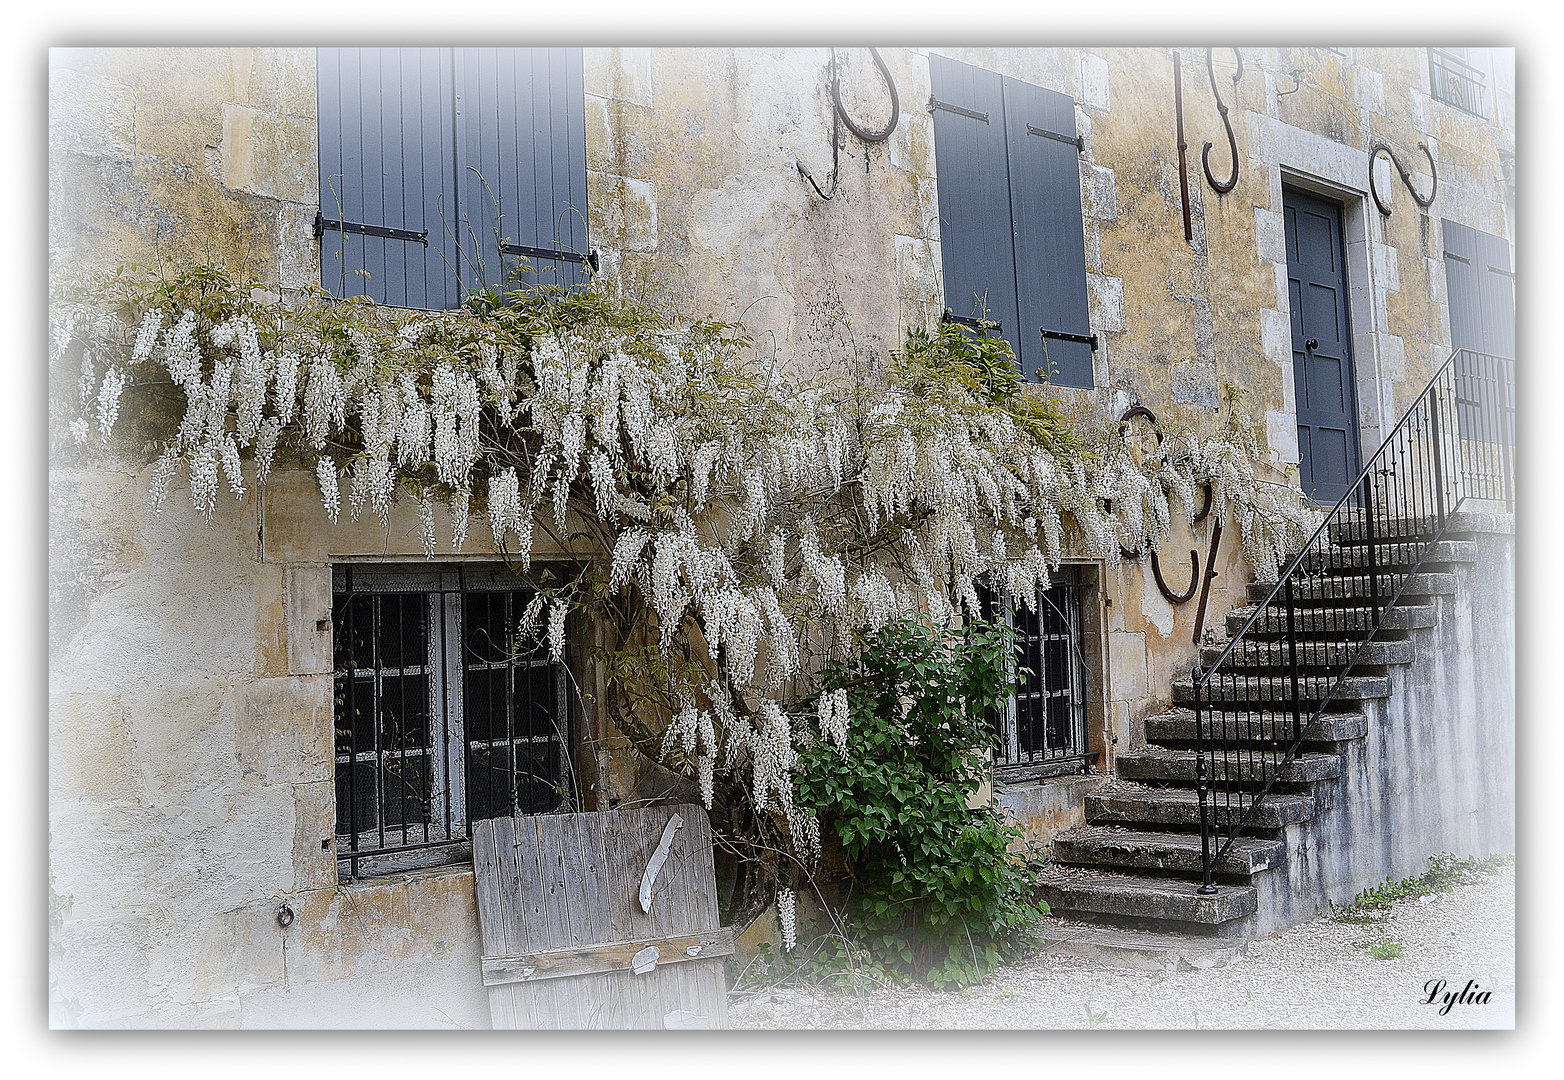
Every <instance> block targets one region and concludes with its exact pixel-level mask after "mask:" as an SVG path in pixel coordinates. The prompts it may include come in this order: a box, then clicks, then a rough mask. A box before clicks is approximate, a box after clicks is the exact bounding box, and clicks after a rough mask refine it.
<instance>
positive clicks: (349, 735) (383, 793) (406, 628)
mask: <svg viewBox="0 0 1564 1080" xmlns="http://www.w3.org/2000/svg"><path fill="white" fill-rule="evenodd" d="M533 595H534V589H533V587H532V586H531V585H529V584H528V583H527V582H526V581H525V580H524V579H522V578H520V577H518V576H515V575H508V574H504V573H500V572H497V571H491V570H484V569H475V568H467V567H455V568H433V569H430V568H422V567H420V568H418V569H416V570H398V569H394V568H383V567H353V566H343V567H338V568H337V569H336V571H335V573H334V575H333V603H332V622H333V629H334V632H335V637H334V653H335V662H334V665H333V667H334V674H333V683H334V686H333V699H334V703H333V713H334V721H335V723H334V726H335V760H336V789H337V822H336V842H337V860H338V867H339V869H340V871H341V873H342V876H344V877H346V878H361V877H369V876H373V875H376V874H385V873H393V872H396V871H399V870H407V869H412V868H415V867H420V866H431V865H439V864H442V863H448V862H457V861H461V860H462V859H465V858H468V857H470V855H471V845H470V842H469V837H470V832H469V829H470V824H471V822H473V821H476V820H479V819H482V818H490V817H502V816H507V815H510V814H518V813H520V814H538V813H549V812H552V811H555V810H560V809H563V808H565V807H566V806H568V805H569V804H570V803H571V802H572V800H571V798H570V792H571V787H572V785H571V784H570V779H571V770H570V760H569V757H568V747H569V745H570V735H569V710H568V708H567V698H566V678H567V674H566V671H565V664H564V663H563V662H555V661H552V660H551V659H550V658H549V655H548V650H547V646H546V644H544V643H542V642H538V641H533V640H521V639H519V638H518V634H517V630H518V624H519V622H520V619H521V615H522V612H523V611H524V610H525V609H526V606H527V604H528V603H529V602H530V601H531V599H532V597H533Z"/></svg>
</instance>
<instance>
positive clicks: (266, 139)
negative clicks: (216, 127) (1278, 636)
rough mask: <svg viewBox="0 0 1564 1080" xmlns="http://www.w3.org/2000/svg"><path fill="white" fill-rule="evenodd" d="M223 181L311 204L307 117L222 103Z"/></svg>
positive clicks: (311, 146) (313, 181)
mask: <svg viewBox="0 0 1564 1080" xmlns="http://www.w3.org/2000/svg"><path fill="white" fill-rule="evenodd" d="M220 145H221V149H222V153H223V184H224V185H226V186H227V187H230V188H233V189H235V190H238V191H242V192H244V193H246V194H248V195H261V196H268V197H271V198H275V199H282V200H284V201H286V202H295V203H314V202H315V201H316V199H317V198H318V196H319V186H318V185H319V169H318V167H317V158H318V155H319V149H318V146H317V142H316V123H315V120H314V118H313V117H310V116H282V115H279V114H277V113H274V112H268V111H262V110H260V109H253V108H248V107H246V106H243V105H232V104H228V103H224V105H223V136H222V143H221V144H220Z"/></svg>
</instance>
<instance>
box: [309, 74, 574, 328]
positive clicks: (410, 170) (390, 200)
mask: <svg viewBox="0 0 1564 1080" xmlns="http://www.w3.org/2000/svg"><path fill="white" fill-rule="evenodd" d="M317 70H318V88H319V110H320V202H321V212H320V216H319V217H318V218H317V219H316V233H317V234H318V235H319V236H320V237H321V281H322V284H323V285H324V286H325V288H326V290H327V291H328V292H330V293H332V294H333V295H336V296H343V297H346V296H368V297H370V298H372V299H374V300H375V301H376V302H377V303H381V304H390V305H394V306H397V307H412V308H430V309H443V308H453V307H456V306H457V305H458V304H460V303H461V299H462V297H463V296H465V295H467V294H468V293H470V292H472V291H473V290H475V289H485V288H506V287H509V285H510V281H511V277H510V275H511V273H512V271H514V270H515V268H516V267H517V265H518V264H519V263H522V262H525V263H526V264H527V265H528V266H529V267H530V268H531V269H530V270H529V271H528V272H527V273H526V274H525V275H524V276H523V280H524V281H528V282H535V283H539V284H545V285H575V284H579V283H581V282H582V281H584V280H585V277H586V269H585V264H586V262H587V258H588V256H587V235H586V208H587V200H586V135H585V128H586V120H585V97H584V95H583V91H582V78H581V50H580V49H496V48H469V49H445V48H433V49H321V50H319V53H318V69H317Z"/></svg>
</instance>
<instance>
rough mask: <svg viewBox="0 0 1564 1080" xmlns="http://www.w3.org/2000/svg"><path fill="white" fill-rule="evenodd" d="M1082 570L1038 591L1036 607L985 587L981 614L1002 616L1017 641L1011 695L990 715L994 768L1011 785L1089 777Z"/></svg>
mask: <svg viewBox="0 0 1564 1080" xmlns="http://www.w3.org/2000/svg"><path fill="white" fill-rule="evenodd" d="M1085 588H1086V583H1085V581H1084V580H1083V579H1082V576H1081V572H1080V568H1079V567H1072V566H1065V567H1061V568H1060V569H1059V571H1058V573H1056V574H1055V575H1054V581H1053V585H1052V586H1051V587H1050V588H1048V589H1043V590H1039V591H1038V594H1037V602H1036V605H1035V609H1033V610H1029V609H1028V608H1027V606H1026V605H1025V604H1021V603H1017V602H1015V600H1014V599H1013V598H1010V599H1008V600H1007V598H1006V597H1005V596H1004V595H1003V594H1001V593H999V592H996V591H991V590H980V593H979V596H980V599H981V600H982V607H983V610H984V613H985V614H986V615H987V617H988V618H990V619H999V618H1002V619H1004V620H1005V621H1006V622H1007V624H1008V625H1009V626H1010V627H1011V629H1012V631H1013V632H1014V636H1015V649H1014V652H1013V654H1012V664H1013V671H1014V673H1015V683H1014V691H1013V693H1012V694H1011V696H1010V699H1009V700H1008V701H1007V702H1006V703H1005V705H1004V707H1003V708H1001V709H998V710H992V711H991V712H990V713H989V723H990V725H991V726H992V728H993V731H994V738H995V749H994V766H995V768H996V770H998V772H999V774H1000V776H1001V777H1002V778H1004V779H1007V780H1027V779H1033V778H1035V777H1040V776H1055V775H1062V774H1066V773H1073V772H1085V771H1086V769H1087V765H1088V757H1087V748H1086V685H1087V683H1086V662H1085V655H1084V645H1085V641H1086V635H1085V629H1084V628H1085V620H1084V612H1083V609H1082V594H1083V592H1084V591H1085Z"/></svg>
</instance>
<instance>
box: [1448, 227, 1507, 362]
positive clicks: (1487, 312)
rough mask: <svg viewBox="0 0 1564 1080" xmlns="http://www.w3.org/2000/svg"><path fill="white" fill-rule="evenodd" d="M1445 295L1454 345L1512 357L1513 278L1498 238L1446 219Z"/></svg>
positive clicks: (1504, 246)
mask: <svg viewBox="0 0 1564 1080" xmlns="http://www.w3.org/2000/svg"><path fill="white" fill-rule="evenodd" d="M1444 242H1445V295H1446V297H1447V300H1448V302H1449V306H1450V344H1451V347H1452V348H1455V349H1471V350H1473V351H1474V352H1481V353H1489V354H1491V355H1494V356H1504V357H1509V358H1511V359H1513V358H1514V357H1515V281H1514V277H1513V275H1512V274H1511V272H1510V245H1509V244H1508V243H1507V242H1505V240H1504V239H1503V238H1502V237H1498V236H1493V235H1491V234H1489V233H1485V232H1479V231H1478V230H1476V229H1472V228H1468V227H1467V226H1465V225H1459V224H1457V223H1455V222H1453V221H1448V220H1447V221H1445V222H1444Z"/></svg>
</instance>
